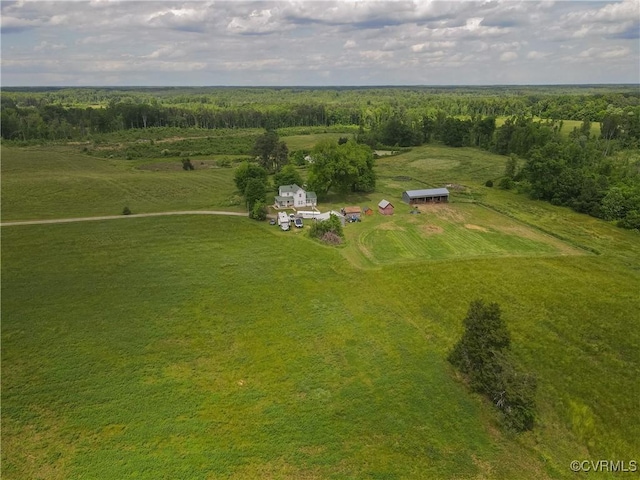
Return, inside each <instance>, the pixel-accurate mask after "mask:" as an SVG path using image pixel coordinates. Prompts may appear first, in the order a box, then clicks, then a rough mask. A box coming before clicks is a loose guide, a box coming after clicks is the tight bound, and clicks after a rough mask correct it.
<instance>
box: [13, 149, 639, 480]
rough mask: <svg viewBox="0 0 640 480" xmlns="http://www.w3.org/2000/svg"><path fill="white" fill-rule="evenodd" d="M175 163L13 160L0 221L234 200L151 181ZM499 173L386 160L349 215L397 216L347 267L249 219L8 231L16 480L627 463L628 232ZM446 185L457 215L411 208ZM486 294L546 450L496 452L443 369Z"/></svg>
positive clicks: (533, 471) (185, 177)
mask: <svg viewBox="0 0 640 480" xmlns="http://www.w3.org/2000/svg"><path fill="white" fill-rule="evenodd" d="M162 162H163V160H153V161H152V162H141V161H124V160H113V159H111V160H102V159H100V160H97V159H94V158H91V157H88V156H83V155H79V154H75V155H73V154H70V153H68V152H67V151H66V150H56V149H53V150H48V151H46V150H42V149H39V150H31V149H28V150H18V149H5V148H3V150H2V174H3V175H2V196H3V198H2V200H3V212H2V216H3V220H9V219H16V220H17V219H25V220H26V219H30V218H52V217H58V216H59V217H73V216H88V215H92V214H108V213H114V214H119V213H120V211H121V209H122V205H121V204H122V201H123V200H127V201H129V202H131V203H130V206H131V207H132V210H134V212H135V213H138V212H140V213H142V212H143V211H161V210H181V209H205V208H212V207H214V206H219V207H223V206H224V205H223V204H224V201H225V199H228V198H229V196H230V195H233V184H232V174H233V169H231V168H226V169H223V168H220V169H213V168H211V169H202V170H196V171H195V172H183V171H181V170H175V171H174V170H171V171H165V170H162V169H160V168H157V169H152V170H144V169H140V168H138V167H140V166H142V165H148V164H149V163H153V164H157V163H162ZM503 168H504V158H503V157H499V156H495V155H490V154H487V153H484V152H479V151H475V150H472V149H449V148H444V147H439V146H427V147H423V148H420V149H414V150H412V151H411V152H408V153H406V154H403V155H399V156H396V157H389V158H385V159H384V160H379V162H378V174H379V177H380V181H379V188H378V190H377V191H376V192H375V193H373V194H369V195H362V196H353V197H349V198H346V199H343V201H342V205H344V204H349V203H355V204H363V203H364V202H366V203H368V204H370V205H371V206H375V204H377V201H379V200H380V199H381V198H388V199H390V200H392V201H395V202H394V203H396V205H397V208H396V215H394V216H393V217H391V218H385V217H382V216H379V215H377V214H376V215H374V216H373V217H366V218H365V219H364V220H363V222H362V223H358V224H349V225H347V226H346V227H345V233H346V236H347V244H346V246H344V247H341V248H331V247H325V246H322V245H320V244H318V243H316V242H314V241H312V240H310V239H309V238H307V237H306V236H305V234H304V231H299V230H296V231H292V232H281V231H280V230H279V229H277V228H276V227H273V226H269V225H268V224H266V223H258V222H254V221H252V220H249V219H247V218H225V217H204V216H183V217H156V218H136V219H128V220H126V221H125V220H123V221H120V220H112V221H103V222H84V223H69V224H60V225H38V226H15V227H3V228H2V319H3V322H2V433H3V435H2V473H3V478H7V479H23V478H34V479H37V478H42V479H57V478H60V479H69V478H71V479H81V478H82V479H84V478H105V479H107V478H109V479H111V478H149V479H156V478H211V479H214V478H215V479H217V478H237V479H244V478H260V479H262V478H291V479H299V478H389V479H393V478H397V479H400V478H416V479H419V478H436V479H439V478H442V479H446V478H490V479H494V478H495V479H513V478H535V479H541V478H575V474H573V473H572V472H571V470H570V468H569V464H570V462H571V460H574V459H578V460H582V459H587V460H598V459H601V458H606V459H612V460H625V461H629V460H633V459H637V458H636V457H637V453H638V451H640V443H639V441H638V436H637V429H638V424H639V418H640V415H639V414H638V400H637V399H638V398H639V397H640V391H639V387H638V385H637V379H638V376H639V374H640V353H639V352H640V348H639V347H640V333H639V329H638V328H637V327H638V312H639V311H640V296H639V295H638V291H640V241H638V240H639V237H638V234H637V233H635V232H630V231H624V230H621V229H617V228H615V227H614V226H612V225H611V224H608V223H605V222H602V221H600V220H597V219H593V218H590V217H586V216H584V215H579V214H576V213H574V212H572V211H570V210H568V209H564V208H557V207H553V206H551V205H549V204H546V203H541V202H533V201H530V200H528V199H527V198H526V197H523V196H519V195H516V194H514V193H511V192H505V191H500V190H496V189H489V188H486V187H484V186H483V184H484V181H485V180H486V179H487V178H491V176H492V175H495V174H498V175H499V173H500V172H501V171H502V169H503ZM193 174H195V175H193ZM448 182H452V183H456V184H460V185H464V186H465V190H464V192H459V193H454V194H453V195H452V202H451V203H450V204H449V205H443V206H436V207H433V208H428V209H425V210H424V212H423V213H421V214H419V215H411V214H409V208H408V207H407V206H406V205H403V204H402V203H401V202H400V201H399V193H400V192H401V191H402V190H405V189H408V188H425V187H426V186H441V185H442V183H448ZM136 199H137V200H136ZM209 199H211V200H210V201H211V203H210V204H208V203H206V201H209ZM134 200H135V201H136V202H138V203H134ZM334 200H335V203H332V204H331V205H332V206H333V205H335V206H340V203H339V201H338V200H339V199H337V198H332V199H331V201H334ZM216 202H217V203H216ZM233 208H238V207H237V206H235V207H228V208H225V209H233ZM323 210H324V208H323ZM475 298H484V299H485V300H487V301H496V302H498V303H500V305H501V306H502V309H503V316H504V318H505V320H506V322H507V324H508V326H509V328H510V330H511V332H512V337H513V343H514V345H513V348H514V353H515V355H516V357H517V358H518V360H519V362H520V363H521V364H522V365H523V367H524V368H526V369H527V370H529V371H531V372H533V373H535V374H536V375H537V377H538V384H539V389H538V395H537V402H538V412H539V418H538V420H537V425H536V428H535V429H534V431H533V432H530V433H526V434H522V435H515V434H512V433H509V432H505V431H504V430H503V429H502V428H501V427H500V425H499V419H498V416H497V414H496V412H495V411H494V409H493V408H492V407H491V405H490V404H488V402H487V401H485V400H484V399H483V398H482V397H479V396H477V395H474V394H470V393H469V392H468V390H467V389H466V387H465V385H464V383H463V381H462V380H461V379H460V378H459V377H458V376H457V375H456V373H455V372H454V371H453V369H452V368H451V367H450V366H449V365H448V363H447V362H446V355H447V352H448V351H449V349H450V348H451V347H452V345H453V344H454V343H455V342H456V340H457V339H458V338H459V335H460V334H461V332H462V325H461V322H462V318H463V317H464V315H465V312H466V309H467V307H468V304H469V302H470V301H471V300H473V299H475ZM585 478H586V477H585ZM598 478H619V475H615V474H611V475H606V474H605V475H598Z"/></svg>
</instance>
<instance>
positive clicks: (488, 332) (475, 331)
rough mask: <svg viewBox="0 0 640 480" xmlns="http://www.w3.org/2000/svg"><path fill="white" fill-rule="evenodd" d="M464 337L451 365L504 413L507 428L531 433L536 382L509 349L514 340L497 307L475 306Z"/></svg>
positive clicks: (469, 314) (458, 345)
mask: <svg viewBox="0 0 640 480" xmlns="http://www.w3.org/2000/svg"><path fill="white" fill-rule="evenodd" d="M464 327H465V330H464V333H463V335H462V338H461V339H460V341H459V342H458V343H457V344H456V345H455V347H454V348H453V350H452V351H451V353H450V354H449V361H450V362H451V363H452V364H453V365H454V366H455V367H457V368H458V369H459V370H460V371H461V372H462V373H464V374H466V376H467V378H468V379H469V382H470V386H471V388H472V389H473V390H475V391H477V392H480V393H482V394H484V395H486V396H487V397H489V399H490V400H491V401H492V402H493V403H494V404H495V405H496V407H498V408H499V409H500V411H501V412H502V414H503V417H504V421H505V423H506V425H507V426H508V427H510V428H513V429H515V430H517V431H524V430H531V429H532V428H533V423H534V419H535V391H536V379H535V377H534V376H533V375H530V374H526V373H523V372H521V371H520V370H519V369H518V368H517V366H516V363H515V361H514V360H513V358H512V356H511V355H510V351H509V347H510V345H511V338H510V335H509V331H508V330H507V326H506V324H505V323H504V321H503V320H502V318H501V315H500V307H499V306H498V304H497V303H490V304H489V305H485V304H484V302H483V301H482V300H475V301H473V302H471V305H470V306H469V311H468V312H467V316H466V317H465V319H464Z"/></svg>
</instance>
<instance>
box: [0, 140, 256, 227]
mask: <svg viewBox="0 0 640 480" xmlns="http://www.w3.org/2000/svg"><path fill="white" fill-rule="evenodd" d="M212 158H216V157H213V156H211V157H206V160H205V159H203V161H206V162H208V163H207V164H205V166H204V167H203V168H200V167H202V166H201V165H200V163H199V161H198V160H196V159H193V163H194V165H195V167H196V169H195V170H194V171H190V172H187V171H184V170H182V169H181V167H176V166H177V165H180V166H181V162H180V159H178V158H171V159H148V160H137V161H136V160H124V159H106V158H95V157H92V156H89V155H85V154H81V153H78V152H77V150H76V149H73V148H69V147H49V148H29V149H18V148H7V147H3V148H2V218H3V220H6V221H8V220H31V219H47V218H70V217H84V216H93V215H119V214H120V213H122V209H123V208H124V207H125V206H128V207H129V208H130V209H131V211H132V212H133V213H147V212H162V211H167V210H206V209H225V210H234V211H242V210H243V208H242V200H241V198H240V197H238V196H237V195H236V192H235V186H234V184H233V169H232V168H212V162H211V161H210V160H211V159H212ZM163 165H171V167H169V168H166V169H165V168H161V167H162V166H163Z"/></svg>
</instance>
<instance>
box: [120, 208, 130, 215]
mask: <svg viewBox="0 0 640 480" xmlns="http://www.w3.org/2000/svg"><path fill="white" fill-rule="evenodd" d="M122 214H123V215H131V209H130V208H129V207H124V208H123V209H122Z"/></svg>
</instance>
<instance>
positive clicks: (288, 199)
mask: <svg viewBox="0 0 640 480" xmlns="http://www.w3.org/2000/svg"><path fill="white" fill-rule="evenodd" d="M292 201H293V197H281V196H280V195H276V202H292Z"/></svg>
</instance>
